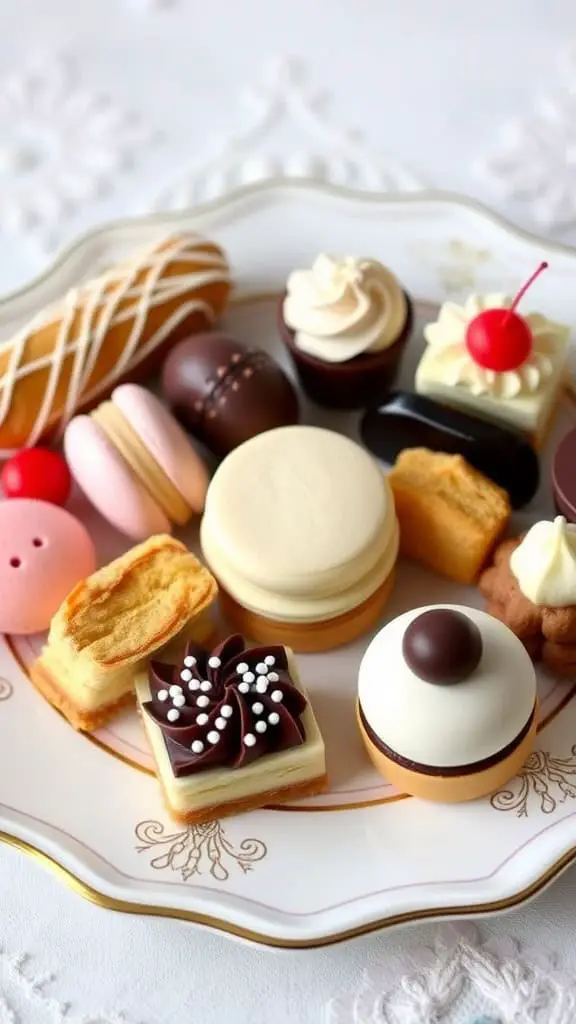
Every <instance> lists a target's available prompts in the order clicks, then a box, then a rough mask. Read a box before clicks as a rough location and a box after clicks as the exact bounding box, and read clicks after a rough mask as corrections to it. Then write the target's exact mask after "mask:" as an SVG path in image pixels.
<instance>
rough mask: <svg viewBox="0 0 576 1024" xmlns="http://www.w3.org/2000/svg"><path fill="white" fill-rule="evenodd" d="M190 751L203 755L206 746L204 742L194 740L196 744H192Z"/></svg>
mask: <svg viewBox="0 0 576 1024" xmlns="http://www.w3.org/2000/svg"><path fill="white" fill-rule="evenodd" d="M190 749H191V750H192V753H193V754H201V753H202V751H203V750H204V744H203V743H202V740H194V743H193V744H192V746H191V748H190Z"/></svg>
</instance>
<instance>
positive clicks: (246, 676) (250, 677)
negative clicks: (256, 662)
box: [242, 672, 256, 683]
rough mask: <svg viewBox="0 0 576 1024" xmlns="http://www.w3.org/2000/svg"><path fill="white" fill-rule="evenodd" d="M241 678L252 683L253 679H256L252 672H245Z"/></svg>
mask: <svg viewBox="0 0 576 1024" xmlns="http://www.w3.org/2000/svg"><path fill="white" fill-rule="evenodd" d="M242 679H243V681H244V682H245V683H253V682H254V680H255V679H256V676H255V675H254V673H253V672H245V673H244V675H243V676H242Z"/></svg>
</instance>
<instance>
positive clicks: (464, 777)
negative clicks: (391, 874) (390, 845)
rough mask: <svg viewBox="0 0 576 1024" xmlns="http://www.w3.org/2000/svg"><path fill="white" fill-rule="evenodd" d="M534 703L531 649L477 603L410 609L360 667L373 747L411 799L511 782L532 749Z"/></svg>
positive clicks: (471, 795) (457, 796) (479, 791)
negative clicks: (479, 608)
mask: <svg viewBox="0 0 576 1024" xmlns="http://www.w3.org/2000/svg"><path fill="white" fill-rule="evenodd" d="M383 666H385V670H384V669H383ZM536 710H537V709H536V675H535V671H534V667H533V665H532V662H531V660H530V657H529V655H528V654H527V652H526V650H525V648H524V646H523V645H522V643H521V642H520V641H519V640H518V638H517V637H516V636H515V635H514V634H513V633H512V632H511V631H510V630H509V629H508V627H507V626H505V625H504V624H503V623H502V622H499V621H498V620H497V619H495V618H493V617H492V616H491V615H488V614H486V612H481V611H478V610H477V609H475V608H464V607H459V606H457V605H436V606H432V607H429V608H416V609H413V610H411V611H409V612H406V613H404V614H403V615H400V616H399V617H398V618H396V619H394V620H393V621H392V622H389V623H388V624H387V625H386V626H384V628H383V629H382V630H381V631H380V632H379V633H378V634H377V636H376V637H375V638H374V640H373V641H372V643H371V644H370V646H369V647H368V649H367V651H366V653H365V655H364V658H363V659H362V663H361V665H360V671H359V678H358V709H357V711H358V720H359V726H360V730H361V733H362V736H363V739H364V742H365V744H366V748H367V750H368V753H369V755H370V757H371V759H372V761H373V763H374V764H375V766H376V767H377V768H378V770H379V771H381V772H382V774H384V775H385V776H386V778H387V779H388V780H389V781H391V782H393V783H394V785H396V786H398V788H400V789H401V790H402V791H404V792H406V793H409V794H411V795H413V796H421V797H424V798H425V799H430V800H439V801H447V802H452V801H459V800H472V799H475V798H477V797H479V796H484V795H486V794H488V793H491V792H493V791H494V790H495V789H498V788H500V786H502V785H505V783H506V782H508V781H509V780H510V779H511V778H512V777H513V776H514V775H515V774H516V773H517V772H518V771H519V770H520V769H521V767H522V765H523V763H524V761H525V760H526V757H527V756H528V754H529V753H530V750H531V747H532V743H533V740H534V736H535V733H536V724H537V723H536Z"/></svg>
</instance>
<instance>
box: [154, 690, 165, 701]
mask: <svg viewBox="0 0 576 1024" xmlns="http://www.w3.org/2000/svg"><path fill="white" fill-rule="evenodd" d="M156 696H157V697H158V700H162V701H164V700H168V690H158V693H157V695H156Z"/></svg>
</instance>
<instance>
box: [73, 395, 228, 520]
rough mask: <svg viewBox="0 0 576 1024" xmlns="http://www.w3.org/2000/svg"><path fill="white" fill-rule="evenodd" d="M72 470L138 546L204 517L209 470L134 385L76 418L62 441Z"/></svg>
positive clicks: (176, 428) (173, 424)
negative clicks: (173, 528) (199, 517)
mask: <svg viewBox="0 0 576 1024" xmlns="http://www.w3.org/2000/svg"><path fill="white" fill-rule="evenodd" d="M64 452H65V455H66V459H67V461H68V465H69V467H70V470H71V472H72V474H73V476H74V477H75V479H76V481H77V483H78V484H79V485H80V487H81V488H82V490H83V491H84V493H85V494H86V496H87V497H88V498H89V500H90V501H91V502H92V504H93V505H94V506H95V507H96V508H97V509H98V511H99V512H100V513H101V515H102V516H104V518H105V519H107V520H108V521H109V522H110V523H112V524H113V525H114V526H115V527H116V528H117V529H118V530H120V531H121V532H122V533H125V534H127V535H128V536H129V537H132V538H133V539H134V540H145V539H146V538H147V537H150V536H152V535H153V534H155V533H170V532H171V530H172V525H173V524H177V525H179V526H183V525H184V524H185V523H186V522H188V520H189V519H190V518H191V517H192V516H193V515H200V514H201V513H202V511H203V508H204V500H205V498H206V491H207V488H208V479H209V477H208V469H207V467H206V464H205V462H204V461H203V459H202V458H201V456H200V455H199V454H198V452H196V450H195V449H194V448H193V447H192V444H191V443H190V441H189V440H188V438H187V436H186V434H185V433H184V431H183V430H182V429H181V427H179V426H178V424H177V423H176V420H175V419H174V417H173V416H172V414H171V413H170V412H168V410H167V409H166V408H165V407H164V406H163V405H162V403H161V402H160V401H159V400H158V399H157V398H156V397H155V395H153V394H152V393H151V392H150V391H147V390H146V389H145V388H142V387H139V386H138V385H137V384H123V385H122V386H121V387H118V388H116V390H115V391H114V392H113V393H112V396H111V399H110V401H109V402H104V403H103V404H102V405H100V406H98V408H97V409H95V410H94V411H93V412H92V413H91V414H90V415H88V416H76V417H75V419H73V420H72V421H71V422H70V423H69V425H68V427H67V429H66V433H65V436H64Z"/></svg>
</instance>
